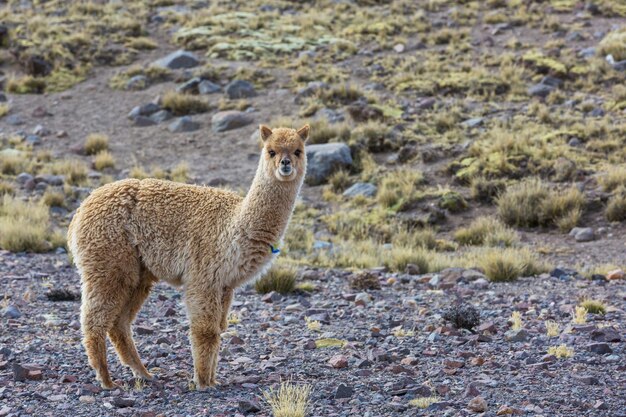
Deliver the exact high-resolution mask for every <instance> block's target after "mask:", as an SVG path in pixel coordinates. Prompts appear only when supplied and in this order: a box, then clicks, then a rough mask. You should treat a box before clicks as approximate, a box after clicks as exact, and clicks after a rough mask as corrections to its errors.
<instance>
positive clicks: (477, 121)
mask: <svg viewBox="0 0 626 417" xmlns="http://www.w3.org/2000/svg"><path fill="white" fill-rule="evenodd" d="M484 120H485V119H483V118H482V117H475V118H473V119H468V120H465V121H463V122H461V126H463V127H467V128H468V129H471V128H473V127H478V126H480V125H482V124H483V121H484Z"/></svg>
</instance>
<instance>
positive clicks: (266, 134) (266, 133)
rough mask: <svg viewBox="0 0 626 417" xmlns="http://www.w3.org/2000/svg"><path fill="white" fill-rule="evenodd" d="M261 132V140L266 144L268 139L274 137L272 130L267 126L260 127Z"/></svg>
mask: <svg viewBox="0 0 626 417" xmlns="http://www.w3.org/2000/svg"><path fill="white" fill-rule="evenodd" d="M259 130H260V131H261V139H263V142H265V141H266V140H267V138H269V137H270V136H272V129H270V128H269V127H267V126H265V125H260V126H259Z"/></svg>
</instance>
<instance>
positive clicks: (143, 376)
mask: <svg viewBox="0 0 626 417" xmlns="http://www.w3.org/2000/svg"><path fill="white" fill-rule="evenodd" d="M133 376H134V377H135V379H143V380H144V381H154V379H155V378H156V377H155V376H154V374H151V373H150V372H135V371H133Z"/></svg>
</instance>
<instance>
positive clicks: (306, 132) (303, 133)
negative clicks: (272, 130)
mask: <svg viewBox="0 0 626 417" xmlns="http://www.w3.org/2000/svg"><path fill="white" fill-rule="evenodd" d="M310 130H311V127H310V126H309V125H308V124H307V125H304V126H302V127H301V128H300V129H298V132H297V133H298V135H300V137H301V138H302V140H303V141H304V142H306V140H307V139H308V138H309V131H310Z"/></svg>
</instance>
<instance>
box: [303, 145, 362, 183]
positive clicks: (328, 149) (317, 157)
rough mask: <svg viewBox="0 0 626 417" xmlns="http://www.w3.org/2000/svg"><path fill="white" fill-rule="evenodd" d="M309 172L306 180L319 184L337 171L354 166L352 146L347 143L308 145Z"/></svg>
mask: <svg viewBox="0 0 626 417" xmlns="http://www.w3.org/2000/svg"><path fill="white" fill-rule="evenodd" d="M306 157H307V161H308V162H307V174H306V179H305V182H306V183H307V184H309V185H319V184H323V183H325V182H326V180H327V179H328V177H330V176H331V175H332V174H333V173H335V172H336V171H338V170H340V169H342V168H349V167H350V166H352V155H351V154H350V148H349V147H348V145H346V144H345V143H324V144H321V145H309V146H307V147H306Z"/></svg>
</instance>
